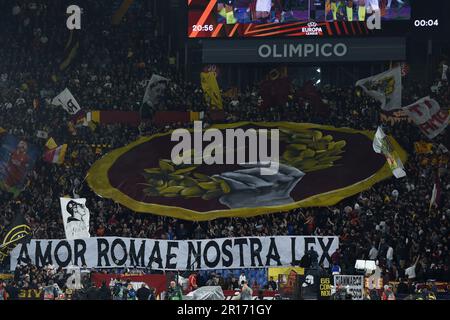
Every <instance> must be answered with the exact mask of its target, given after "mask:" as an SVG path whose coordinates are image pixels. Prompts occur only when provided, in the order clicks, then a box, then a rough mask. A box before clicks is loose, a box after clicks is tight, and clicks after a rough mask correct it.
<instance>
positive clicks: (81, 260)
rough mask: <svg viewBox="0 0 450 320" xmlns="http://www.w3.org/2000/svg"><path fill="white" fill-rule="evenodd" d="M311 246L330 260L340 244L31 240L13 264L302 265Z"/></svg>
mask: <svg viewBox="0 0 450 320" xmlns="http://www.w3.org/2000/svg"><path fill="white" fill-rule="evenodd" d="M311 247H313V248H314V249H315V250H316V251H317V253H318V255H319V264H322V263H323V264H324V266H325V267H327V266H329V264H330V261H331V258H330V256H331V255H332V254H333V253H334V252H335V251H336V249H337V248H338V247H339V238H338V237H313V236H311V237H305V236H292V237H290V236H281V237H248V238H225V239H210V240H186V241H168V240H154V239H131V238H116V237H105V238H87V239H79V240H32V241H31V242H30V243H29V244H24V245H21V246H18V247H16V248H15V249H14V250H13V251H12V253H11V266H10V267H11V270H15V268H16V266H17V265H22V264H27V263H31V264H33V265H36V266H39V267H41V266H45V265H47V264H52V265H55V266H57V267H63V268H64V267H67V266H72V265H76V266H83V265H86V266H87V267H88V268H116V267H130V266H132V267H137V268H145V267H147V268H151V269H154V270H191V269H195V270H211V269H237V268H262V267H281V266H291V265H298V264H299V263H300V259H301V258H302V257H303V255H304V254H305V252H307V251H308V249H310V248H311Z"/></svg>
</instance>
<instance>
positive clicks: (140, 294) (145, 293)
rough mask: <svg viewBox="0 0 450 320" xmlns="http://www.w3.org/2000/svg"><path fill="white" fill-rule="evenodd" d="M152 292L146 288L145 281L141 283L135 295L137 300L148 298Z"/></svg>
mask: <svg viewBox="0 0 450 320" xmlns="http://www.w3.org/2000/svg"><path fill="white" fill-rule="evenodd" d="M151 294H152V292H151V291H150V289H149V288H147V285H146V284H145V283H143V284H142V286H141V287H140V288H139V289H138V291H137V293H136V296H137V298H138V300H149V297H150V295H151Z"/></svg>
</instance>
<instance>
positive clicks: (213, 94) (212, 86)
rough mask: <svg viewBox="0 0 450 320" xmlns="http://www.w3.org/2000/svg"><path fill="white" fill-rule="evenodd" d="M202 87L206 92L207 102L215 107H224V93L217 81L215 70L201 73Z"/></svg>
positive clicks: (220, 108)
mask: <svg viewBox="0 0 450 320" xmlns="http://www.w3.org/2000/svg"><path fill="white" fill-rule="evenodd" d="M200 81H201V84H202V89H203V92H204V94H205V100H206V102H207V103H208V104H209V105H210V106H211V108H213V109H219V110H222V109H223V103H222V94H221V93H220V89H219V84H218V83H217V78H216V73H215V72H202V73H201V74H200Z"/></svg>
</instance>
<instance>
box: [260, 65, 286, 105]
mask: <svg viewBox="0 0 450 320" xmlns="http://www.w3.org/2000/svg"><path fill="white" fill-rule="evenodd" d="M290 93H291V80H290V79H289V77H288V75H287V68H286V67H281V68H275V69H272V70H271V71H270V72H269V74H268V75H267V76H266V79H265V80H263V81H262V82H261V84H260V89H259V94H260V96H261V97H262V99H263V103H262V104H261V108H262V109H267V108H269V107H273V106H283V105H285V104H286V103H287V101H288V97H289V94H290Z"/></svg>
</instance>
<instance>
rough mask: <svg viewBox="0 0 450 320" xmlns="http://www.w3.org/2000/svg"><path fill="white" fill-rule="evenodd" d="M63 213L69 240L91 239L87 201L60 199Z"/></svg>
mask: <svg viewBox="0 0 450 320" xmlns="http://www.w3.org/2000/svg"><path fill="white" fill-rule="evenodd" d="M59 200H60V203H61V213H62V219H63V223H64V230H65V231H66V238H67V239H68V240H74V239H83V238H89V237H90V234H89V216H90V213H89V209H88V208H87V207H86V199H81V198H80V199H70V198H60V199H59Z"/></svg>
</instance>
